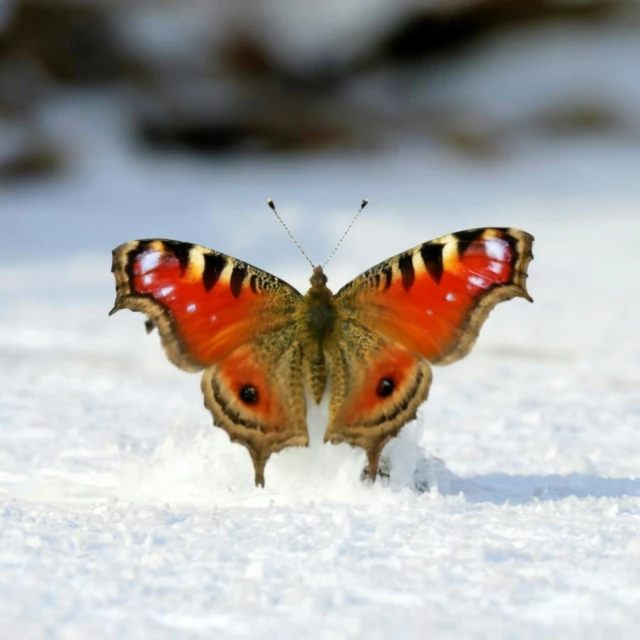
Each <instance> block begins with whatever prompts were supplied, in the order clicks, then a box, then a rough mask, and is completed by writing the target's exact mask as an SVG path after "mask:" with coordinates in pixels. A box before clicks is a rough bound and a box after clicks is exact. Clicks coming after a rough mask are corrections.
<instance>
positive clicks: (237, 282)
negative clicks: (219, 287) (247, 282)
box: [229, 266, 247, 298]
mask: <svg viewBox="0 0 640 640" xmlns="http://www.w3.org/2000/svg"><path fill="white" fill-rule="evenodd" d="M246 277H247V269H246V267H239V266H236V267H233V271H232V272H231V279H230V281H229V286H230V287H231V294H232V295H233V297H234V298H239V297H240V292H241V291H242V283H243V282H244V279H245V278H246Z"/></svg>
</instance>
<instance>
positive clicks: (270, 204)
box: [267, 198, 276, 210]
mask: <svg viewBox="0 0 640 640" xmlns="http://www.w3.org/2000/svg"><path fill="white" fill-rule="evenodd" d="M267 204H268V205H269V206H270V207H271V208H272V209H274V210H275V208H276V205H275V204H274V202H273V200H272V199H271V198H268V199H267Z"/></svg>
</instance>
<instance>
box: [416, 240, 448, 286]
mask: <svg viewBox="0 0 640 640" xmlns="http://www.w3.org/2000/svg"><path fill="white" fill-rule="evenodd" d="M443 249H444V245H442V244H434V243H433V242H425V243H424V244H423V245H422V247H420V256H421V257H422V262H423V263H424V266H425V268H426V270H427V271H428V273H429V275H430V276H431V278H432V279H433V281H434V282H436V283H440V280H442V273H443V271H444V266H443V262H442V250H443Z"/></svg>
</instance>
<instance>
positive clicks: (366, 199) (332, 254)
mask: <svg viewBox="0 0 640 640" xmlns="http://www.w3.org/2000/svg"><path fill="white" fill-rule="evenodd" d="M368 204H369V199H368V198H364V199H363V200H362V204H361V205H360V208H359V209H358V213H356V215H355V216H354V217H353V220H352V221H351V223H350V224H349V226H348V227H347V230H346V231H345V232H344V233H343V234H342V238H340V240H338V244H337V245H336V246H335V247H334V249H333V251H332V252H331V255H330V256H329V257H328V258H327V261H326V262H325V263H324V264H323V265H322V268H323V269H324V268H325V267H326V266H327V265H328V264H329V260H331V258H333V256H334V255H335V254H336V251H337V250H338V248H339V247H340V245H341V244H342V242H343V241H344V239H345V238H346V237H347V234H348V233H349V231H351V227H353V225H354V224H355V222H356V220H357V219H358V216H359V215H360V214H361V213H362V210H363V209H364V208H365V207H366V206H367V205H368Z"/></svg>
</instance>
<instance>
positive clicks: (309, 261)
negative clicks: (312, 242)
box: [267, 198, 316, 268]
mask: <svg viewBox="0 0 640 640" xmlns="http://www.w3.org/2000/svg"><path fill="white" fill-rule="evenodd" d="M267 204H268V205H269V206H270V207H271V209H272V211H273V213H275V214H276V218H278V220H280V224H281V225H282V226H283V227H284V228H285V230H286V232H287V233H288V234H289V237H290V238H291V239H292V240H293V241H294V242H295V245H296V247H298V249H300V253H302V255H303V256H304V257H305V258H306V259H307V262H308V263H309V264H310V265H311V267H312V268H315V266H316V265H315V264H313V262H311V260H310V259H309V256H308V255H307V254H306V253H305V252H304V249H303V248H302V247H301V246H300V243H299V242H298V241H297V240H296V239H295V238H294V237H293V233H291V231H289V227H287V225H286V224H285V223H284V220H283V219H282V218H281V217H280V214H279V213H278V210H277V209H276V205H275V203H274V202H273V200H272V199H271V198H269V199H268V200H267Z"/></svg>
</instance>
